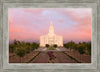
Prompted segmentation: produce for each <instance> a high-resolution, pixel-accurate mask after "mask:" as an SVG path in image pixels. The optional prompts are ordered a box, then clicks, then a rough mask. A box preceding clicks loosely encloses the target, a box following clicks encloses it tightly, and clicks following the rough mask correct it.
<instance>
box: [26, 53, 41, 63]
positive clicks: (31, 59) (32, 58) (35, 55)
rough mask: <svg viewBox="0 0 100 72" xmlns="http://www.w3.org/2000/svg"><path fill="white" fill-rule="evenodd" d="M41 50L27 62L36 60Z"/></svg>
mask: <svg viewBox="0 0 100 72" xmlns="http://www.w3.org/2000/svg"><path fill="white" fill-rule="evenodd" d="M40 53H41V52H39V53H38V54H37V55H35V56H34V57H33V58H32V59H30V60H29V61H28V62H26V63H29V62H31V61H32V60H34V59H35V58H36V57H37V56H38V55H39V54H40Z"/></svg>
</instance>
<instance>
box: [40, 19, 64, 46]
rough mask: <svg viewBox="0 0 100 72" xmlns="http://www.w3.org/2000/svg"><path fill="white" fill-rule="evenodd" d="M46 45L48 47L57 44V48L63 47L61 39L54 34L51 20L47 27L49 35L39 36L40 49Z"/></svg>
mask: <svg viewBox="0 0 100 72" xmlns="http://www.w3.org/2000/svg"><path fill="white" fill-rule="evenodd" d="M46 44H49V45H50V46H52V45H54V44H57V46H58V47H63V37H62V36H58V35H56V34H55V33H54V28H53V25H52V20H51V23H50V27H49V33H48V34H47V35H43V36H40V47H45V45H46Z"/></svg>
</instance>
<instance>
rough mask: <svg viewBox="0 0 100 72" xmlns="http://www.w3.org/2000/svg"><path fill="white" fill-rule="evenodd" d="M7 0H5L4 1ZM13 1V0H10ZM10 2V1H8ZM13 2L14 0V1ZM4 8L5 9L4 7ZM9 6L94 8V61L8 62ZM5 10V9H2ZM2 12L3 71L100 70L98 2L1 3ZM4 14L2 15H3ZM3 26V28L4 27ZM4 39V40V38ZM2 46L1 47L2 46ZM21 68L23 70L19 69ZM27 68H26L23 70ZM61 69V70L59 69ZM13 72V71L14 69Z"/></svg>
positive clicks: (0, 58) (0, 9)
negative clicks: (75, 62) (54, 62)
mask: <svg viewBox="0 0 100 72" xmlns="http://www.w3.org/2000/svg"><path fill="white" fill-rule="evenodd" d="M5 1H7V0H4V2H5ZM10 1H12V0H10ZM14 1H15V0H14ZM8 2H9V1H8ZM12 2H13V1H12ZM2 8H3V9H2ZM9 8H92V63H91V64H89V63H81V64H80V63H79V64H78V63H77V64H71V63H70V64H69V63H66V64H65V63H64V64H63V63H61V64H59V63H56V64H48V63H46V64H39V63H36V64H31V63H29V64H20V63H19V64H9V63H8V44H9V42H8V41H9V39H8V9H9ZM2 10H3V11H2ZM0 12H1V13H2V14H3V21H2V19H1V20H0V21H1V23H3V25H2V24H0V28H1V31H0V34H2V35H0V38H1V39H0V44H1V46H2V47H3V49H0V50H1V51H3V58H2V52H1V53H0V62H2V59H3V63H1V64H0V65H1V67H0V68H1V69H0V70H1V71H7V72H10V71H12V70H11V69H15V70H14V71H26V72H27V71H31V72H32V71H33V70H34V71H37V72H39V71H41V69H42V71H48V72H49V71H50V70H51V71H58V72H59V71H64V72H66V71H69V72H70V71H75V72H80V71H82V72H84V71H85V72H88V71H91V72H97V71H99V69H98V66H99V65H100V63H99V65H98V64H97V62H98V60H97V59H99V58H98V57H99V56H97V55H98V54H99V51H97V48H98V47H99V44H98V41H100V40H99V39H98V38H97V36H98V34H97V28H98V27H97V3H3V6H2V5H1V8H0ZM2 14H0V16H1V17H2ZM2 27H3V28H2ZM2 39H3V40H2ZM97 39H98V40H97ZM1 46H0V47H1ZM9 69H10V70H9ZM19 69H21V70H19ZM23 69H26V70H23ZM59 69H60V70H59ZM12 72H13V71H12Z"/></svg>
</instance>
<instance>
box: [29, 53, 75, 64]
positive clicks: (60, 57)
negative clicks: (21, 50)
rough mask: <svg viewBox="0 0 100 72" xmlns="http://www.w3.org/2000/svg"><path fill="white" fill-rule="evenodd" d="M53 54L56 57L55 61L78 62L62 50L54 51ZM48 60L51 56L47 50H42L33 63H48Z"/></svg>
mask: <svg viewBox="0 0 100 72" xmlns="http://www.w3.org/2000/svg"><path fill="white" fill-rule="evenodd" d="M53 54H54V56H55V57H56V58H55V59H54V63H76V61H74V60H73V59H71V58H69V57H68V56H67V55H65V54H64V53H62V52H53ZM48 61H49V56H48V54H47V52H42V53H40V54H39V55H38V56H37V57H36V58H35V59H34V60H32V61H31V63H48Z"/></svg>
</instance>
